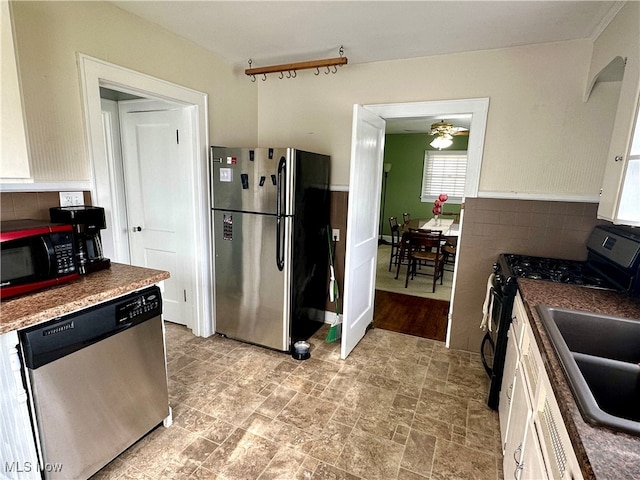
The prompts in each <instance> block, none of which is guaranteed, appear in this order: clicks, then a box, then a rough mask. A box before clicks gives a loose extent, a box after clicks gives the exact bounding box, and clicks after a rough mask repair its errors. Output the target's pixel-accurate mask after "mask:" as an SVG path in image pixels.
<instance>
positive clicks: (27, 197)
mask: <svg viewBox="0 0 640 480" xmlns="http://www.w3.org/2000/svg"><path fill="white" fill-rule="evenodd" d="M83 194H84V203H85V205H91V194H90V192H83ZM0 206H1V208H2V209H1V210H0V220H17V219H22V218H32V219H34V220H45V221H48V220H49V208H51V207H59V206H60V195H59V192H0Z"/></svg>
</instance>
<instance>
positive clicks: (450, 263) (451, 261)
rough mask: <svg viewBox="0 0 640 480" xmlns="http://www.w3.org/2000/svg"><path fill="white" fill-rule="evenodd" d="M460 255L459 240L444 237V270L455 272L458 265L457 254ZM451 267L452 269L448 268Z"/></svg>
mask: <svg viewBox="0 0 640 480" xmlns="http://www.w3.org/2000/svg"><path fill="white" fill-rule="evenodd" d="M457 253H458V238H457V237H444V245H442V257H443V261H444V269H445V270H446V271H448V272H453V270H454V268H455V264H456V254H457ZM447 267H450V268H447Z"/></svg>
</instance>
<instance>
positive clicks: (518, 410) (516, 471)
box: [503, 366, 531, 479]
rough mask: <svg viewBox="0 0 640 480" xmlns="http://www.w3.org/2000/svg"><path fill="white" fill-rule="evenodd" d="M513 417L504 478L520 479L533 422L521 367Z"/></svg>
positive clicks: (507, 444) (517, 375)
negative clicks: (526, 442)
mask: <svg viewBox="0 0 640 480" xmlns="http://www.w3.org/2000/svg"><path fill="white" fill-rule="evenodd" d="M511 402H512V406H511V415H510V416H509V417H510V418H509V428H508V429H507V441H506V445H505V452H504V462H503V468H504V478H516V479H519V478H520V473H521V472H520V470H522V462H523V457H524V451H525V448H526V445H525V436H526V434H527V428H528V426H529V423H530V420H531V403H530V401H529V397H528V396H527V388H526V386H525V383H524V377H523V373H522V369H521V368H520V366H518V368H516V375H515V385H514V387H513V398H512V399H511Z"/></svg>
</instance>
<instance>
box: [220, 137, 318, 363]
mask: <svg viewBox="0 0 640 480" xmlns="http://www.w3.org/2000/svg"><path fill="white" fill-rule="evenodd" d="M329 164H330V157H328V156H327V155H321V154H317V153H311V152H305V151H301V150H296V149H293V148H218V147H212V148H211V170H210V173H211V205H212V226H213V227H212V229H213V240H214V242H213V243H214V247H213V248H214V268H215V271H214V275H215V305H216V309H215V310H216V332H217V333H220V334H223V335H226V336H228V337H230V338H235V339H237V340H242V341H245V342H250V343H254V344H257V345H263V346H265V347H270V348H273V349H276V350H280V351H289V350H290V348H291V345H292V343H293V342H295V341H297V340H301V339H307V338H309V337H310V336H311V335H313V333H314V332H315V331H316V330H317V329H318V328H319V327H320V326H321V325H322V322H323V321H324V310H325V302H326V298H327V291H328V290H327V288H328V286H327V275H328V269H329V266H328V265H329V237H328V235H327V228H328V224H329Z"/></svg>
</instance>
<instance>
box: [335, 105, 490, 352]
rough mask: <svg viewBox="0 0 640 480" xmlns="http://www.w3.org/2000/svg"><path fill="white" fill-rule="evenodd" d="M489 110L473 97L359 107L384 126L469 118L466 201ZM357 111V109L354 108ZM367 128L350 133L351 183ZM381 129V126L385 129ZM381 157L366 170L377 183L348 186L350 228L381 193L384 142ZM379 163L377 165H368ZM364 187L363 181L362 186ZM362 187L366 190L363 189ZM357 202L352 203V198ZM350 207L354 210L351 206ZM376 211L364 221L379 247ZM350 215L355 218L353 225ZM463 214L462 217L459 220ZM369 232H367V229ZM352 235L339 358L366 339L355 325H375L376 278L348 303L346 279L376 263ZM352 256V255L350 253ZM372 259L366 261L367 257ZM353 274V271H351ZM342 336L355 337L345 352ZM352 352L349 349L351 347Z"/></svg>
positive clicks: (473, 189)
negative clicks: (418, 120)
mask: <svg viewBox="0 0 640 480" xmlns="http://www.w3.org/2000/svg"><path fill="white" fill-rule="evenodd" d="M488 108H489V99H488V98H477V99H465V100H444V101H433V102H412V103H397V104H379V105H366V106H363V107H362V109H363V110H365V111H366V112H368V113H369V114H372V115H373V116H374V117H377V118H379V119H380V120H381V121H382V122H383V124H384V122H385V121H389V120H392V119H401V118H425V117H430V116H439V115H443V116H444V115H456V114H471V116H472V118H471V125H470V129H469V130H470V135H469V141H468V147H467V157H468V163H467V172H466V179H465V187H464V198H466V197H476V196H477V194H478V187H479V180H480V167H481V163H482V152H483V148H484V136H485V129H486V122H487V115H488ZM355 111H357V108H356V109H355ZM367 122H368V123H369V124H371V123H372V122H373V119H372V118H368V119H366V120H360V118H358V117H357V116H355V117H354V130H353V138H352V158H351V168H352V174H351V178H352V179H353V178H354V176H353V168H354V165H358V163H357V161H356V159H357V156H358V155H359V154H360V153H359V151H358V149H357V148H354V146H353V145H356V146H357V145H358V144H360V143H364V141H363V140H362V139H361V137H362V138H365V135H363V134H361V133H360V132H366V129H365V128H364V125H365V124H366V123H367ZM383 130H384V126H383ZM378 148H379V149H380V152H379V154H378V155H375V154H373V153H371V154H369V158H371V161H370V163H369V165H371V168H372V169H375V170H376V171H377V170H378V169H379V170H380V174H379V175H378V180H379V181H378V182H377V183H374V182H368V183H366V184H362V185H360V184H356V186H358V187H360V186H362V188H355V189H354V184H353V182H351V183H350V198H349V209H348V220H347V223H348V226H349V225H351V223H352V222H355V221H356V220H357V217H359V216H362V217H364V216H365V215H364V212H363V211H361V209H359V208H358V206H359V205H361V204H363V205H366V202H367V200H369V205H370V204H371V202H370V200H371V199H372V198H376V197H375V196H376V195H377V198H378V199H379V198H380V196H381V193H382V173H381V172H382V170H383V168H384V167H383V158H382V157H383V156H382V149H383V148H384V142H381V144H380V145H379V147H378ZM372 162H377V163H375V164H374V163H372ZM360 183H362V182H360ZM365 187H366V188H365ZM352 197H356V198H352ZM352 206H353V207H352ZM377 207H378V208H376V209H375V212H374V213H375V216H372V215H369V216H367V217H366V218H367V219H368V221H371V222H372V223H373V225H374V227H375V228H372V229H371V230H373V231H375V232H376V235H375V237H373V239H375V242H376V244H377V240H378V236H377V232H378V228H377V227H378V222H379V218H380V202H379V201H378V202H377ZM352 215H353V217H354V219H353V220H352V218H351V217H352ZM463 216H464V214H462V217H463ZM367 232H368V229H367ZM462 232H463V231H462V229H460V234H459V240H458V246H457V249H458V253H457V255H456V262H457V261H458V258H459V257H460V252H462V251H463V250H464V241H463V240H464V239H463V236H462ZM351 235H352V232H351V230H350V229H349V228H348V231H347V241H346V247H347V253H346V262H345V287H344V290H345V304H344V305H345V307H344V321H343V352H342V357H343V358H345V357H346V355H345V353H346V352H348V351H350V348H349V347H351V346H352V345H355V344H356V343H357V342H358V341H359V339H358V337H360V338H362V336H363V335H364V329H363V328H360V329H355V328H353V325H355V324H364V323H366V322H367V321H368V322H369V323H372V322H373V312H372V311H373V308H371V307H372V303H373V302H372V300H374V299H375V293H376V292H375V282H376V277H375V274H374V275H370V276H369V277H368V278H369V282H368V283H367V282H363V281H360V282H359V285H358V289H359V290H360V292H362V293H360V294H359V297H358V299H359V300H360V301H359V302H356V301H354V302H352V303H350V302H349V300H350V298H349V297H350V295H352V294H351V292H350V290H351V289H352V288H354V287H352V286H351V285H350V279H351V278H352V276H355V275H357V272H356V270H357V269H362V265H365V264H367V263H369V264H370V263H373V264H374V265H375V262H376V261H377V259H378V252H377V248H375V249H374V248H370V249H368V250H367V255H365V254H364V252H363V253H362V254H361V253H360V252H359V251H358V252H357V254H356V253H355V252H356V251H357V250H358V249H359V248H360V246H361V245H369V244H370V243H371V240H372V238H370V236H367V237H366V243H365V239H363V238H358V237H356V236H354V237H351ZM358 235H359V236H360V237H362V234H361V233H360V232H359V233H358ZM352 251H353V252H354V253H352ZM356 255H357V260H358V262H357V263H355V262H353V261H351V257H352V256H356ZM369 255H370V257H369ZM351 270H353V272H352V271H351ZM456 270H457V269H454V272H453V280H452V291H451V299H450V306H449V309H448V314H447V333H446V339H445V341H446V344H447V345H449V342H450V334H451V321H452V318H453V311H454V307H455V296H456V288H455V286H456ZM366 298H369V299H371V301H369V302H367V301H363V300H366ZM345 332H347V336H349V337H351V336H353V337H354V338H349V342H348V345H346V347H345V339H344V337H345ZM351 348H352V347H351Z"/></svg>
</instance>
